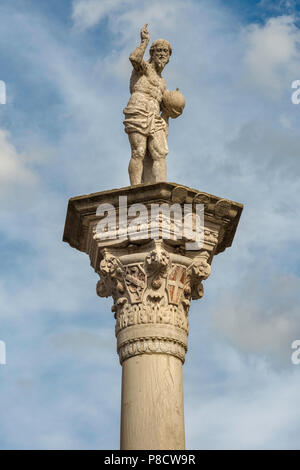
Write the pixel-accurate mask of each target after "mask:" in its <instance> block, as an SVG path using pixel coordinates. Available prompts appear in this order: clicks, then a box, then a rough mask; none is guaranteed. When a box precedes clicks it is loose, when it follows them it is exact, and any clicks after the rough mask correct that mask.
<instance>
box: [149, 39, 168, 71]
mask: <svg viewBox="0 0 300 470" xmlns="http://www.w3.org/2000/svg"><path fill="white" fill-rule="evenodd" d="M151 59H152V62H153V63H154V65H155V67H156V68H157V69H158V70H160V71H161V70H163V68H164V67H165V66H166V65H167V63H168V62H169V59H170V51H169V48H168V46H167V45H165V44H158V45H157V46H155V48H154V49H153V51H152V57H151Z"/></svg>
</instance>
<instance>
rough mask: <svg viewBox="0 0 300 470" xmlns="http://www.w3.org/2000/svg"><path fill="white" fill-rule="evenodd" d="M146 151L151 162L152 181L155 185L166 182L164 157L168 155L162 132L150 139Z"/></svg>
mask: <svg viewBox="0 0 300 470" xmlns="http://www.w3.org/2000/svg"><path fill="white" fill-rule="evenodd" d="M148 149H149V152H150V155H151V157H152V160H153V166H152V180H153V181H154V182H155V183H158V182H160V181H166V180H167V164H166V155H167V154H168V144H167V137H166V134H165V132H164V131H163V130H161V131H158V132H155V134H154V135H153V137H150V139H149V143H148Z"/></svg>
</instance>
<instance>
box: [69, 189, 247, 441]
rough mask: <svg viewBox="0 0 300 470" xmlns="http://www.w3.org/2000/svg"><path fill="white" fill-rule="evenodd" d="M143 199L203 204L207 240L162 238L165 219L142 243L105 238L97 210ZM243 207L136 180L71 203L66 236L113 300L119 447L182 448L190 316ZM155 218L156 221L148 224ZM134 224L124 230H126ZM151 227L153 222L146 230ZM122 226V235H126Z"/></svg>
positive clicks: (99, 289)
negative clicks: (191, 243) (195, 245)
mask: <svg viewBox="0 0 300 470" xmlns="http://www.w3.org/2000/svg"><path fill="white" fill-rule="evenodd" d="M120 196H122V197H124V196H126V197H127V201H128V207H131V206H132V205H134V204H137V203H142V204H144V205H145V206H146V207H148V208H149V209H150V207H151V204H155V203H159V204H162V203H164V204H167V205H168V206H169V207H171V205H172V204H174V203H177V204H180V205H183V204H190V207H191V208H192V213H193V215H195V205H196V203H199V204H203V207H204V227H203V235H204V236H203V243H202V245H201V247H200V246H199V249H197V250H188V249H187V245H186V241H187V240H186V239H184V237H183V238H178V237H176V236H175V232H176V230H175V226H174V224H173V225H172V227H171V237H170V236H169V237H168V238H165V237H164V225H163V220H160V223H161V225H160V230H159V233H158V236H157V237H156V238H155V239H152V238H151V232H150V230H145V227H144V229H143V230H144V232H143V233H142V234H141V236H140V237H139V239H138V240H130V238H128V237H127V238H126V237H124V227H123V228H122V227H121V225H117V226H116V230H117V231H118V232H119V233H118V236H117V237H114V236H113V235H111V236H110V233H109V231H108V233H107V237H106V239H105V240H103V238H101V237H100V238H99V236H98V235H99V234H98V233H97V224H98V222H99V219H100V217H99V213H98V207H99V205H100V204H107V208H108V211H109V207H112V208H116V209H117V212H119V211H120V205H119V201H120V200H119V197H120ZM241 211H242V206H241V204H238V203H235V202H233V201H229V200H226V199H221V198H218V197H216V196H213V195H208V194H206V193H201V192H199V191H197V190H194V189H191V188H187V187H183V186H180V185H177V184H175V183H157V184H152V185H138V186H133V187H128V188H121V189H118V190H112V191H105V192H102V193H95V194H91V195H88V196H79V197H77V198H72V199H71V200H70V201H69V207H68V213H67V219H66V226H65V232H64V241H67V242H68V243H69V244H70V245H71V246H73V247H75V248H77V249H79V250H81V251H84V252H86V253H87V254H89V256H90V261H91V265H92V266H93V268H94V269H95V271H96V272H97V273H98V274H99V276H100V279H99V281H98V284H97V293H98V295H99V296H100V297H112V299H113V306H112V311H113V313H114V318H115V321H116V326H115V333H116V338H117V352H118V355H119V359H120V364H121V366H122V399H121V449H124V450H125V449H184V448H185V432H184V406H183V382H182V365H183V363H184V360H185V354H186V351H187V346H188V341H187V340H188V330H189V326H188V325H189V321H188V313H189V307H190V303H191V301H192V300H197V299H200V298H201V297H202V296H203V284H202V282H203V281H204V280H205V279H207V278H208V276H209V274H210V271H211V266H210V265H211V262H212V259H213V256H214V255H216V254H218V253H219V252H221V251H224V250H225V248H227V247H228V246H230V245H231V243H232V240H233V237H234V233H235V230H236V227H237V224H238V221H239V217H240V214H241ZM149 223H150V222H149ZM128 226H129V222H128V224H127V226H126V227H125V229H126V230H127V228H128ZM146 229H147V227H146ZM122 230H123V232H122Z"/></svg>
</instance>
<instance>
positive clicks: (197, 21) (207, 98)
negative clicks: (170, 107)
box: [0, 0, 300, 449]
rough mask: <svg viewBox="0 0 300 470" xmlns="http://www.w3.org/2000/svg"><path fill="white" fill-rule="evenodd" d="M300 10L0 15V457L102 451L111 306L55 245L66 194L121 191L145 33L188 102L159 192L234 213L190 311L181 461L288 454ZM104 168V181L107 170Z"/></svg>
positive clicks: (296, 288) (75, 259)
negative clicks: (133, 56)
mask: <svg viewBox="0 0 300 470" xmlns="http://www.w3.org/2000/svg"><path fill="white" fill-rule="evenodd" d="M299 10H300V3H299V2H297V1H292V0H289V1H288V0H284V1H277V2H274V1H272V2H271V1H268V0H261V1H247V2H244V1H238V0H232V1H216V0H209V1H208V0H203V1H202V0H198V1H196V0H187V1H183V0H165V1H164V2H162V3H160V2H159V1H157V0H151V1H146V0H139V1H137V0H115V1H111V0H110V1H105V0H74V1H68V0H63V1H58V0H51V1H48V2H46V1H42V2H41V1H37V0H27V1H22V0H11V1H10V2H4V1H2V2H0V57H1V62H0V63H1V68H0V80H4V81H5V83H6V87H7V103H6V104H5V105H0V199H1V206H0V217H1V219H0V220H1V223H0V239H1V243H0V250H1V258H0V259H1V263H0V305H1V307H0V340H2V341H5V343H6V348H7V364H6V365H5V366H4V365H0V379H1V380H0V398H1V399H0V448H1V449H54V448H56V449H95V448H100V449H114V448H115V449H116V448H118V446H119V417H120V390H121V368H120V365H119V363H118V357H117V354H116V344H115V337H114V319H113V316H112V314H111V312H110V306H111V301H110V300H109V299H107V300H106V299H99V298H98V297H97V296H96V292H95V287H96V283H97V275H96V274H95V273H94V272H93V271H92V270H91V268H90V266H89V260H88V257H87V256H86V255H85V254H83V253H80V252H76V251H75V250H73V249H71V248H70V247H69V246H68V245H67V244H64V243H63V242H62V241H61V240H62V233H63V228H64V221H65V214H66V208H67V201H68V199H69V198H70V197H72V196H76V195H81V194H87V193H91V192H96V191H102V190H106V189H112V188H117V187H122V186H126V185H128V175H127V166H128V160H129V154H130V149H129V144H128V141H127V136H126V134H125V133H124V130H123V124H122V119H123V115H122V109H123V108H124V106H125V105H126V103H127V100H128V97H129V90H128V83H129V76H130V63H129V61H128V56H129V54H130V52H131V51H132V50H133V49H134V47H135V46H136V45H137V44H138V41H139V30H140V28H141V27H142V26H143V25H144V24H145V23H149V31H150V35H151V39H152V40H154V39H156V38H158V37H166V38H167V39H168V40H169V41H170V42H171V45H172V47H173V55H172V57H171V60H170V63H169V64H168V66H167V68H166V70H165V71H164V77H165V78H166V81H167V85H168V88H169V89H175V88H176V87H178V88H179V89H180V90H181V91H182V92H183V93H184V95H185V97H186V103H187V104H186V108H185V110H184V113H183V116H182V117H180V118H179V119H177V120H174V121H172V122H171V126H170V136H169V155H168V157H167V164H168V181H175V182H178V183H181V184H184V185H188V186H191V187H194V188H197V189H199V190H202V191H205V192H208V193H212V194H215V195H217V196H222V197H227V198H229V199H232V200H236V201H238V202H241V203H243V204H244V205H245V207H244V212H243V215H242V218H241V221H240V225H239V227H238V231H237V234H236V237H235V240H234V243H233V245H232V247H231V248H230V249H228V250H226V252H224V253H222V254H220V255H218V256H217V257H216V258H215V259H214V261H213V264H212V274H211V275H210V277H209V279H208V280H207V281H205V286H204V287H205V296H204V298H203V299H202V300H201V301H197V302H194V303H193V305H192V307H191V309H190V335H189V351H188V354H187V360H186V363H185V365H184V389H185V422H186V440H187V448H190V449H206V448H209V449H215V448H222V449H228V448H237V449H253V448H255V449H273V448H274V449H276V448H284V449H290V448H297V449H299V448H300V445H299V437H298V436H299V435H300V409H299V387H300V365H299V366H296V365H293V364H292V363H291V360H290V357H291V352H292V351H291V343H292V341H293V340H295V339H300V321H299V317H300V315H299V305H300V302H299V300H300V267H299V266H300V264H299V258H300V254H299V253H300V250H299V248H300V243H299V228H300V226H299V225H300V224H299V219H300V209H299V204H298V199H299V191H300V159H299V124H300V105H298V106H297V105H294V104H292V102H291V92H292V89H291V83H292V81H294V80H297V79H300V29H299V28H300V23H299ZM116 169H117V170H118V171H116Z"/></svg>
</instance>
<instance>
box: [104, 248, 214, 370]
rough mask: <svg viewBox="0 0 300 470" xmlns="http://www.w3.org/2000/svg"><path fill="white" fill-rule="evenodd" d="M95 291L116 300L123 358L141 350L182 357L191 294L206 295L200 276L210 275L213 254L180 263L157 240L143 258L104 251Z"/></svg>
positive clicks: (115, 308)
mask: <svg viewBox="0 0 300 470" xmlns="http://www.w3.org/2000/svg"><path fill="white" fill-rule="evenodd" d="M102 254H103V259H102V261H101V263H100V266H99V271H98V272H99V275H100V280H99V281H98V284H97V294H98V295H99V296H100V297H109V296H111V297H112V298H113V300H114V304H113V307H112V311H113V312H114V313H115V319H116V327H115V333H116V337H117V350H118V354H119V358H120V362H121V364H122V362H123V361H124V360H125V359H128V358H130V357H132V356H136V355H138V354H154V353H163V354H171V355H173V356H175V357H178V358H179V359H180V360H181V361H182V362H184V359H185V353H186V351H187V336H188V329H189V326H188V311H189V306H190V301H191V299H199V298H201V297H202V295H203V287H202V281H203V280H204V279H206V278H207V277H208V276H209V274H210V265H209V263H208V257H209V254H208V252H206V251H203V252H202V253H200V255H199V256H197V257H196V258H194V259H193V260H192V261H191V263H190V264H189V263H186V264H181V263H179V262H178V261H176V260H175V262H174V259H172V254H170V253H168V252H167V251H166V250H164V249H163V248H162V246H161V244H157V245H156V247H155V249H154V250H152V251H150V253H149V252H148V253H145V257H144V261H143V262H141V261H139V262H135V263H126V264H125V263H124V264H123V263H122V262H121V261H120V258H121V257H120V258H119V257H117V256H115V255H113V254H112V253H110V252H109V251H108V250H107V249H105V250H103V253H102Z"/></svg>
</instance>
